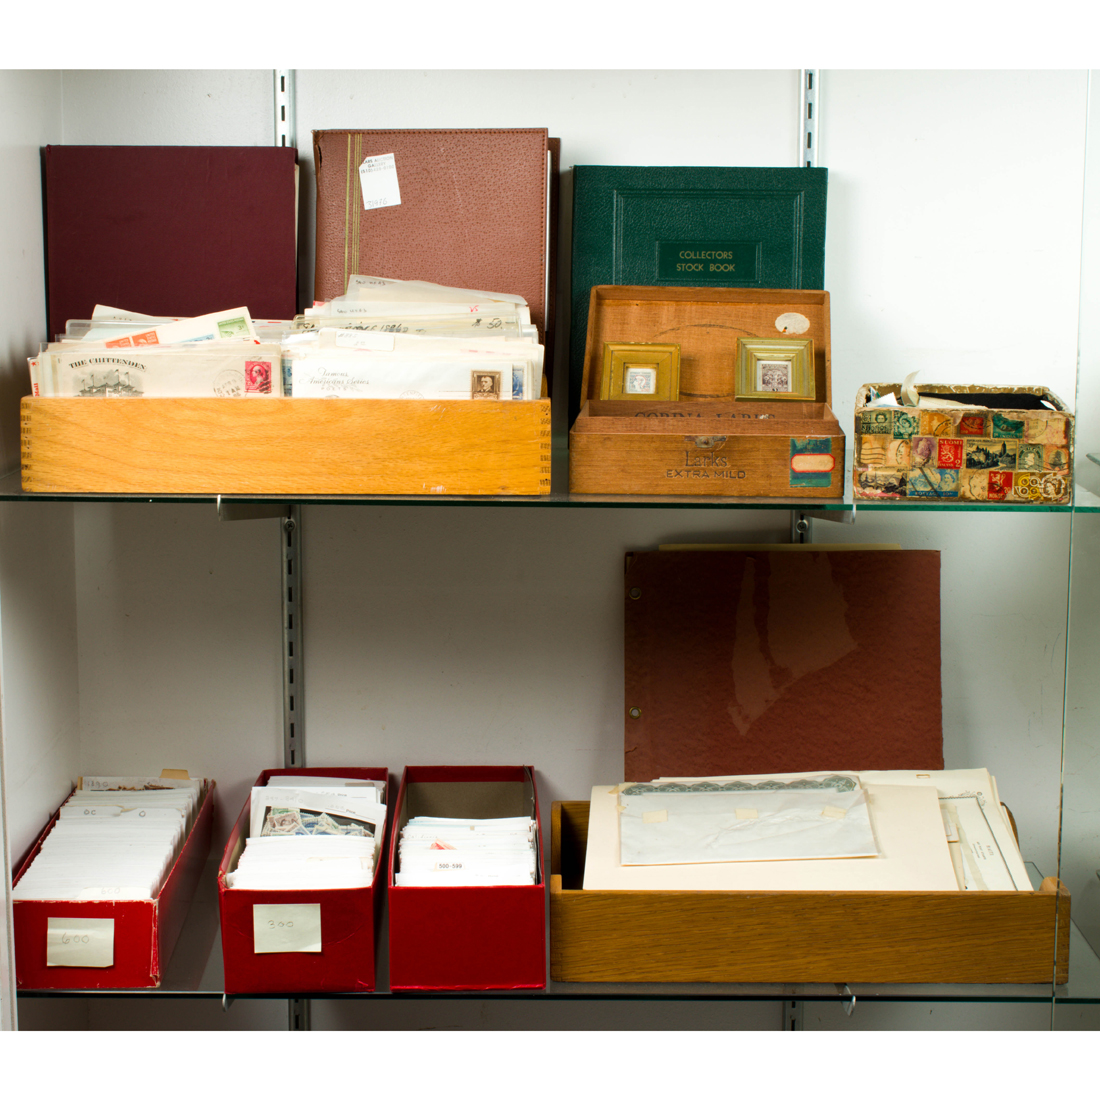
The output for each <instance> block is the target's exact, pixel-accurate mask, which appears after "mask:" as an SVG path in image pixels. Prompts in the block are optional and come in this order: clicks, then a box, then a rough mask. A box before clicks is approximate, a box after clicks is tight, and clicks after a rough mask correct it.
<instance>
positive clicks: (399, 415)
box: [20, 397, 550, 496]
mask: <svg viewBox="0 0 1100 1100" xmlns="http://www.w3.org/2000/svg"><path fill="white" fill-rule="evenodd" d="M20 417H21V422H22V423H21V429H22V431H21V436H22V467H23V488H24V490H26V491H27V492H44V493H245V494H248V493H265V494H266V493H274V494H284V495H285V494H295V493H301V494H345V493H349V494H360V493H362V494H369V493H403V494H404V493H408V494H430V495H457V496H482V495H489V496H496V495H520V496H538V495H542V494H546V493H549V492H550V402H549V400H547V399H543V400H538V401H500V402H496V401H493V402H488V401H389V400H377V401H339V400H331V399H324V398H293V397H264V398H216V397H211V398H169V397H159V398H158V397H143V398H132V399H127V398H119V399H109V398H104V399H91V398H82V397H25V398H23V401H22V403H21V407H20Z"/></svg>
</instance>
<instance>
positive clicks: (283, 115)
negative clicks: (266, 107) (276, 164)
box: [274, 69, 297, 148]
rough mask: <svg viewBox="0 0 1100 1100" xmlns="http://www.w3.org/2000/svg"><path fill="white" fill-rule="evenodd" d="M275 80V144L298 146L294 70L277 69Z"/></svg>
mask: <svg viewBox="0 0 1100 1100" xmlns="http://www.w3.org/2000/svg"><path fill="white" fill-rule="evenodd" d="M274 81H275V144H276V145H279V146H286V145H289V146H291V147H292V148H296V147H297V145H296V140H295V136H294V131H295V117H294V114H295V111H294V108H295V95H294V90H295V89H294V70H293V69H276V70H275V72H274Z"/></svg>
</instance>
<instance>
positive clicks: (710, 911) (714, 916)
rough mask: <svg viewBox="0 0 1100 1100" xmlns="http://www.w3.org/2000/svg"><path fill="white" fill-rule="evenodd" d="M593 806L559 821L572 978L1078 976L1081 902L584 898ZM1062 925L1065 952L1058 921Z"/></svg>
mask: <svg viewBox="0 0 1100 1100" xmlns="http://www.w3.org/2000/svg"><path fill="white" fill-rule="evenodd" d="M588 810H589V803H587V802H555V803H554V804H553V808H552V817H551V844H552V847H551V857H550V977H551V979H552V980H554V981H559V982H791V983H802V982H835V983H838V984H840V983H848V984H851V983H854V982H981V983H1002V982H1020V983H1024V982H1049V981H1050V980H1051V976H1052V974H1054V973H1055V956H1056V955H1057V972H1056V978H1055V980H1056V981H1057V982H1058V983H1059V984H1061V983H1063V982H1065V981H1066V980H1067V978H1068V974H1069V894H1068V893H1067V892H1066V890H1065V888H1064V887H1062V886H1060V885H1059V883H1058V880H1057V879H1054V878H1047V879H1044V880H1043V883H1042V887H1041V889H1039V890H1036V891H1033V892H1027V891H1014V892H1000V891H969V892H965V893H964V892H952V893H941V892H912V893H898V892H877V891H860V892H843V893H840V892H827V891H814V892H801V891H782V892H778V891H777V892H768V893H764V892H760V893H748V892H744V893H741V892H732V891H730V892H726V891H713V892H711V891H706V892H697V891H679V890H668V891H651V890H645V891H631V890H582V889H581V884H582V883H583V881H584V862H585V851H586V847H587V843H588ZM1056 925H1057V951H1056V950H1055V927H1056Z"/></svg>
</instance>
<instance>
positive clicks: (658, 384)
mask: <svg viewBox="0 0 1100 1100" xmlns="http://www.w3.org/2000/svg"><path fill="white" fill-rule="evenodd" d="M600 397H601V399H602V400H604V401H619V400H628V401H678V400H679V399H680V345H679V344H610V343H609V344H604V346H603V374H602V375H601V377H600Z"/></svg>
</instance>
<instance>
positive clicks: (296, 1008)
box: [287, 999, 311, 1031]
mask: <svg viewBox="0 0 1100 1100" xmlns="http://www.w3.org/2000/svg"><path fill="white" fill-rule="evenodd" d="M287 1006H288V1008H289V1010H290V1018H289V1021H288V1024H287V1026H288V1029H289V1030H290V1031H309V1030H311V1027H310V1018H309V1016H310V1013H309V1001H307V1000H300V999H295V1000H291V1001H287Z"/></svg>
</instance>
